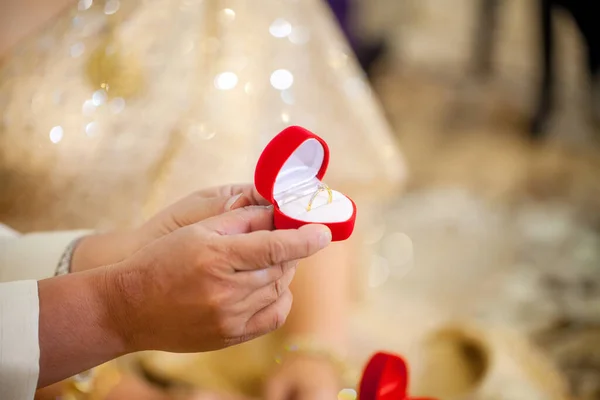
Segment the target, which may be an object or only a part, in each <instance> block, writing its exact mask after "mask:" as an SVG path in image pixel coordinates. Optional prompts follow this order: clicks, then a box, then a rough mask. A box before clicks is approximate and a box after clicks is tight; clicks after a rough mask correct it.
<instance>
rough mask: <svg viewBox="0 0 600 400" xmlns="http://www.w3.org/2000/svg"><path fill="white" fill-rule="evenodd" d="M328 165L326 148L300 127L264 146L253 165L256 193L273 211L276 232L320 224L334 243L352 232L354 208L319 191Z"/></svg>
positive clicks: (340, 196)
mask: <svg viewBox="0 0 600 400" xmlns="http://www.w3.org/2000/svg"><path fill="white" fill-rule="evenodd" d="M328 164H329V147H328V146H327V143H325V141H324V140H323V139H321V138H320V137H319V136H317V135H315V134H314V133H312V132H309V131H308V130H306V129H304V128H301V127H299V126H290V127H288V128H286V129H284V130H283V131H281V132H280V133H279V134H277V135H276V136H275V137H274V138H273V139H272V140H271V141H270V142H269V144H267V146H266V147H265V149H264V150H263V152H262V154H261V155H260V157H259V159H258V163H257V164H256V170H255V172H254V185H255V186H256V190H258V192H259V193H260V194H261V196H263V197H264V198H265V199H267V200H268V201H269V202H270V203H271V204H273V208H274V223H275V228H277V229H297V228H299V227H301V226H303V225H306V224H323V225H326V226H327V227H329V229H330V230H331V235H332V240H333V241H342V240H345V239H348V238H349V237H350V235H352V231H353V230H354V224H355V221H356V204H354V202H353V201H352V200H351V199H350V198H349V197H347V196H346V195H344V194H342V193H340V192H338V191H335V190H333V189H332V194H333V200H332V202H331V203H328V193H327V191H325V190H323V191H320V192H319V193H318V194H317V196H316V198H315V199H314V201H313V204H312V208H311V210H310V211H308V210H307V206H308V203H309V201H310V199H311V197H312V196H313V195H314V194H315V193H316V192H317V191H318V189H319V185H320V184H322V183H323V182H322V181H321V179H323V176H324V175H325V172H326V171H327V165H328Z"/></svg>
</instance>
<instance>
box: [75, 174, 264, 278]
mask: <svg viewBox="0 0 600 400" xmlns="http://www.w3.org/2000/svg"><path fill="white" fill-rule="evenodd" d="M267 204H268V202H267V201H266V200H264V199H263V198H262V197H261V196H260V195H259V194H258V192H257V191H256V189H254V186H253V185H252V184H241V185H226V186H218V187H213V188H209V189H203V190H199V191H197V192H194V193H192V194H190V195H188V196H186V197H184V198H182V199H181V200H179V201H177V202H175V203H173V204H171V205H170V206H168V207H166V208H165V209H163V210H162V211H160V212H159V213H158V214H156V215H155V216H153V217H152V218H150V219H149V220H148V221H147V222H146V223H144V224H143V225H141V226H140V227H138V228H136V229H132V230H126V231H121V232H108V233H103V234H96V235H90V236H87V237H84V238H83V239H82V240H81V241H80V242H79V243H78V245H77V248H76V249H75V251H74V253H73V258H72V261H71V271H73V272H78V271H83V270H87V269H91V268H95V267H99V266H101V265H109V264H114V263H118V262H120V261H123V260H124V259H125V258H127V257H129V256H130V255H132V254H134V253H135V252H136V251H138V250H139V249H141V248H143V247H144V246H146V245H147V244H148V243H151V242H152V241H154V240H156V239H158V238H160V237H162V236H164V235H167V234H169V233H171V232H173V231H174V230H176V229H179V228H182V227H184V226H187V225H191V224H194V223H196V222H199V221H202V220H204V219H206V218H210V217H213V216H215V215H219V214H222V213H224V212H227V211H231V210H234V209H237V208H241V207H246V206H251V205H267Z"/></svg>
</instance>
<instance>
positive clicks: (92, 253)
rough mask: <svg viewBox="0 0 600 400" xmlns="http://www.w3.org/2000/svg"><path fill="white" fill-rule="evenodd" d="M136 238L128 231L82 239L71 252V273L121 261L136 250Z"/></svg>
mask: <svg viewBox="0 0 600 400" xmlns="http://www.w3.org/2000/svg"><path fill="white" fill-rule="evenodd" d="M136 237H137V236H136V235H135V234H134V232H130V231H121V232H110V233H100V234H95V235H90V236H86V237H83V238H82V239H81V240H80V241H79V243H78V244H77V247H75V250H74V251H73V258H72V260H71V272H80V271H86V270H88V269H92V268H96V267H100V266H102V265H110V264H116V263H118V262H121V261H123V260H124V259H125V258H127V257H128V256H130V255H131V254H132V253H133V252H135V251H136V250H137V249H138V247H139V246H137V243H136Z"/></svg>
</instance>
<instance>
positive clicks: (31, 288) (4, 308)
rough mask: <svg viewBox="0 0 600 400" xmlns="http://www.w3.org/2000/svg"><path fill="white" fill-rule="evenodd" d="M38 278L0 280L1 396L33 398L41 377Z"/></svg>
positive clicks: (6, 399)
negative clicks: (15, 280)
mask: <svg viewBox="0 0 600 400" xmlns="http://www.w3.org/2000/svg"><path fill="white" fill-rule="evenodd" d="M39 314H40V307H39V297H38V285H37V281H18V282H9V283H0V399H2V400H29V399H33V398H34V395H35V390H36V387H37V383H38V377H39V360H40V346H39V337H38V330H39Z"/></svg>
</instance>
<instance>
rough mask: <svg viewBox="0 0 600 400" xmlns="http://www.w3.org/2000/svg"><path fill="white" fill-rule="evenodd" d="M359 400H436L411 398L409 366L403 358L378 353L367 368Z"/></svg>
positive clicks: (362, 380)
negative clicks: (409, 391) (409, 392)
mask: <svg viewBox="0 0 600 400" xmlns="http://www.w3.org/2000/svg"><path fill="white" fill-rule="evenodd" d="M358 400H434V399H426V398H419V399H417V398H415V397H409V395H408V366H407V365H406V362H405V361H404V359H402V357H400V356H397V355H394V354H389V353H377V354H375V355H374V356H373V357H371V360H370V361H369V363H368V364H367V366H366V367H365V370H364V372H363V375H362V379H361V381H360V386H359V390H358Z"/></svg>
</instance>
